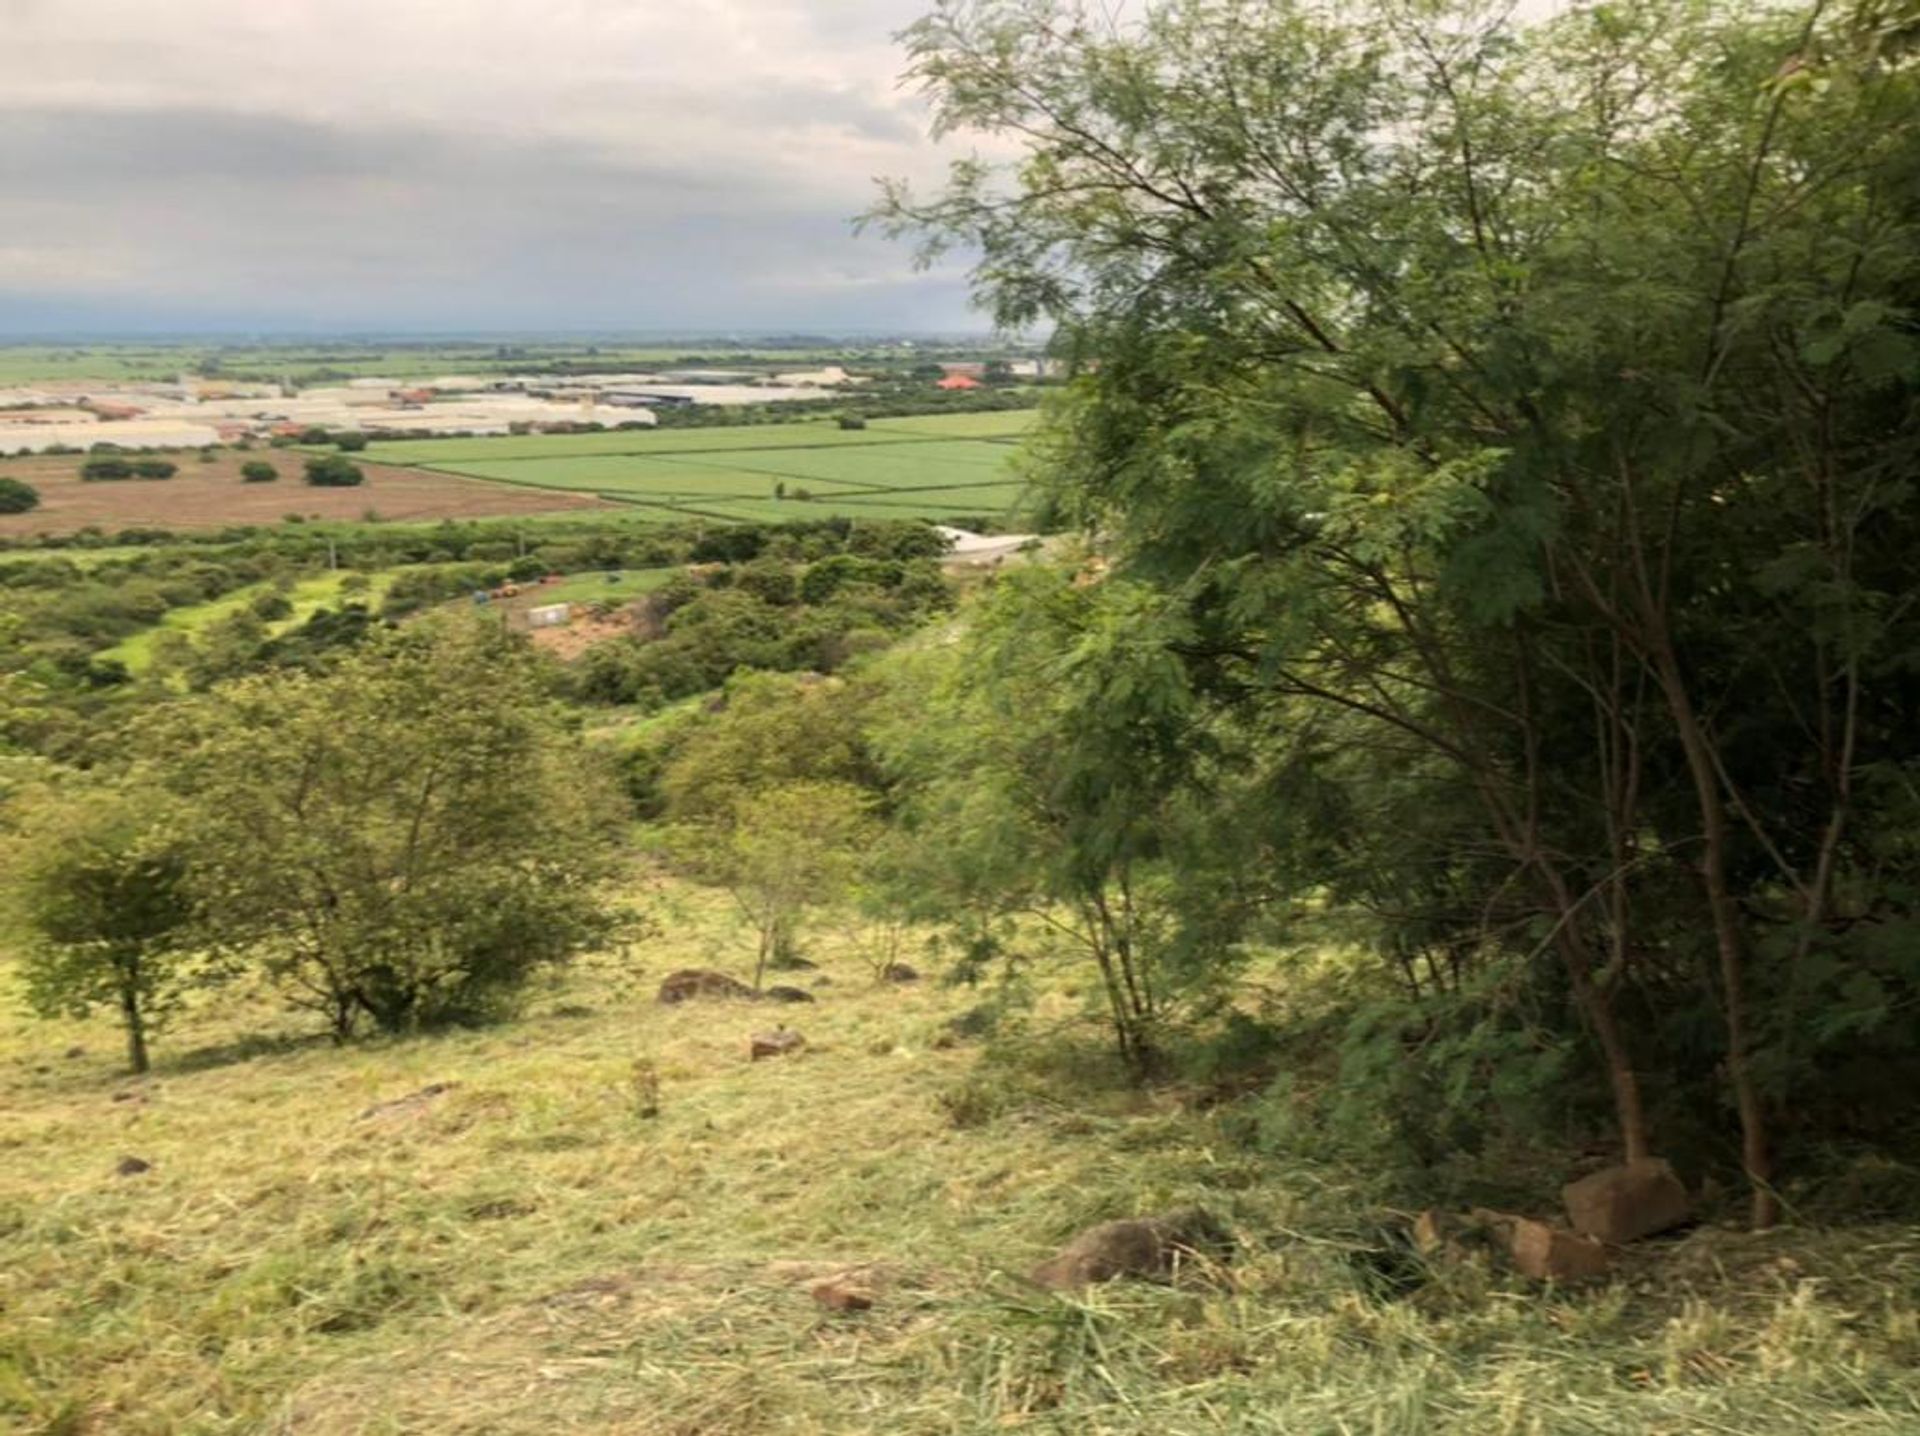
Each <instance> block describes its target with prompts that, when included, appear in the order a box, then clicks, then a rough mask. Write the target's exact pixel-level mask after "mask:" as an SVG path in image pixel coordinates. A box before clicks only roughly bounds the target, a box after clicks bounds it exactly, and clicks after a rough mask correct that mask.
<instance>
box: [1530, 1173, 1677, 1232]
mask: <svg viewBox="0 0 1920 1436" xmlns="http://www.w3.org/2000/svg"><path fill="white" fill-rule="evenodd" d="M1560 1200H1561V1201H1563V1202H1565V1203H1566V1206H1567V1220H1568V1221H1570V1222H1572V1223H1573V1227H1574V1230H1575V1231H1578V1232H1584V1233H1585V1234H1586V1235H1588V1236H1590V1237H1598V1238H1599V1239H1600V1240H1601V1241H1603V1242H1608V1243H1610V1244H1612V1245H1615V1246H1619V1245H1622V1244H1624V1243H1626V1242H1631V1241H1638V1240H1639V1239H1640V1238H1641V1237H1650V1236H1652V1235H1654V1233H1656V1232H1664V1231H1667V1230H1670V1229H1671V1228H1673V1227H1677V1226H1679V1225H1680V1224H1681V1223H1682V1222H1684V1221H1686V1219H1687V1217H1688V1216H1689V1215H1690V1213H1691V1208H1690V1206H1689V1204H1688V1201H1687V1189H1686V1187H1685V1186H1684V1185H1683V1184H1682V1183H1681V1181H1680V1178H1679V1177H1677V1176H1675V1175H1674V1171H1673V1168H1672V1167H1670V1166H1668V1165H1667V1164H1666V1163H1665V1162H1663V1161H1661V1160H1660V1159H1659V1158H1657V1157H1650V1158H1646V1159H1644V1160H1642V1161H1638V1162H1627V1163H1624V1164H1622V1165H1621V1166H1617V1167H1607V1168H1605V1169H1604V1170H1602V1171H1598V1172H1595V1173H1594V1174H1593V1175H1592V1176H1590V1177H1582V1178H1581V1179H1580V1180H1579V1181H1577V1182H1569V1183H1568V1184H1567V1186H1566V1187H1565V1188H1564V1189H1562V1191H1561V1193H1560Z"/></svg>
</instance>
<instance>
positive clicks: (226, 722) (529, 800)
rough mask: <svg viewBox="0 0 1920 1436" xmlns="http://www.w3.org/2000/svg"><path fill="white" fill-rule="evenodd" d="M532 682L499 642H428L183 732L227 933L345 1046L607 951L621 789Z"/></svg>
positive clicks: (185, 772) (238, 690) (484, 632)
mask: <svg viewBox="0 0 1920 1436" xmlns="http://www.w3.org/2000/svg"><path fill="white" fill-rule="evenodd" d="M540 681H541V680H540V676H539V673H538V671H537V668H536V665H535V660H534V658H533V656H532V655H531V654H530V653H529V651H528V650H527V649H526V648H525V647H524V645H523V644H522V643H521V642H519V641H517V640H513V639H510V638H509V637H507V636H505V635H502V634H501V633H500V632H499V631H498V630H497V629H494V628H491V627H490V626H488V625H485V624H482V623H478V622H474V623H471V624H468V623H461V624H457V625H427V626H423V627H421V628H419V629H417V630H409V631H408V632H407V633H405V634H388V635H384V636H381V637H379V638H377V639H371V640H369V641H367V642H365V643H364V644H362V645H360V646H359V647H357V648H354V649H351V650H348V651H347V652H346V654H345V656H344V657H342V658H340V659H339V660H338V661H337V662H336V663H334V664H333V665H332V666H330V667H328V668H326V669H324V670H322V671H320V672H313V673H305V672H273V673H268V674H263V675H259V676H254V677H248V678H242V679H239V680H236V681H235V682H233V683H230V684H227V685H226V686H224V687H222V688H220V689H218V690H216V692H215V693H214V694H213V695H212V696H211V698H210V699H208V700H206V701H205V702H204V703H202V704H200V705H198V706H197V707H196V708H194V709H193V710H192V711H191V712H190V713H188V714H185V715H183V716H182V717H181V719H180V723H179V731H178V732H177V733H176V734H175V735H174V737H173V739H172V742H171V743H170V744H168V745H167V750H168V751H169V753H170V755H171V761H170V765H169V767H170V771H171V772H172V773H173V774H174V775H175V778H176V781H177V782H178V783H179V785H180V786H181V788H182V789H183V790H184V791H185V792H186V793H187V794H189V795H190V797H191V800H192V802H193V804H194V807H195V811H196V813H197V814H198V817H197V819H196V822H195V823H194V825H193V837H194V844H193V851H194V858H195V864H196V876H197V881H198V885H199V887H200V890H201V891H202V892H203V893H204V895H205V899H206V906H207V912H208V916H209V919H210V922H211V923H212V925H213V929H214V931H216V932H217V933H218V934H219V935H220V936H221V938H222V940H223V942H224V943H225V944H226V945H227V946H229V947H231V948H233V949H235V950H239V951H244V952H248V953H251V954H255V955H257V956H258V958H259V959H260V960H261V961H263V962H264V963H265V965H266V967H267V970H268V971H269V972H270V973H271V974H272V975H273V976H274V977H275V978H276V979H277V980H278V981H279V982H280V983H281V984H282V985H283V986H284V988H285V990H286V991H287V993H288V996H289V997H290V999H291V1000H292V1001H293V1002H294V1003H295V1004H297V1005H300V1006H303V1007H307V1008H310V1009H312V1010H315V1011H317V1012H320V1013H321V1014H323V1015H324V1016H325V1018H326V1020H327V1022H328V1024H329V1025H330V1027H331V1028H332V1030H333V1032H334V1034H335V1035H336V1036H337V1037H341V1038H345V1037H348V1036H350V1035H352V1034H353V1032H354V1031H355V1030H356V1029H357V1028H358V1027H359V1026H360V1025H361V1024H362V1023H363V1022H371V1023H373V1024H374V1025H375V1026H376V1027H378V1028H379V1029H381V1030H382V1031H403V1030H407V1029H410V1028H415V1027H419V1026H425V1025H431V1024H435V1023H444V1022H451V1021H469V1020H475V1019H479V1018H483V1017H486V1016H488V1015H490V1014H492V1013H493V1012H495V1011H497V1010H499V1009H500V1008H501V1007H502V1006H504V1005H505V1004H507V1003H508V1002H509V1001H510V1000H511V999H512V997H513V995H514V993H515V992H516V990H517V989H518V988H519V986H520V985H521V984H522V983H523V982H524V981H525V979H526V978H527V977H528V975H529V974H530V973H532V972H533V971H534V970H536V969H537V968H539V967H540V966H542V965H546V964H550V963H555V962H560V961H562V960H564V959H565V958H567V957H568V956H570V955H571V954H573V953H575V952H577V951H579V950H581V949H582V948H585V947H590V946H592V945H593V944H595V943H597V942H599V941H602V940H603V939H604V938H605V937H606V936H607V935H608V934H609V933H610V932H611V931H612V930H613V929H614V926H615V915H614V914H613V912H612V910H611V909H610V907H609V905H608V900H607V895H606V893H605V890H604V887H603V883H604V881H605V880H606V879H607V878H608V877H609V876H610V875H611V863H612V861H613V846H612V839H613V836H614V828H613V827H612V822H613V816H614V815H613V813H612V812H611V811H610V809H609V807H608V806H607V804H606V802H605V801H604V799H603V795H604V794H605V793H606V792H607V791H608V786H607V785H603V784H596V783H594V782H592V781H583V774H582V768H583V765H585V764H588V763H589V762H590V757H589V755H587V754H585V753H583V752H582V751H581V750H580V749H579V748H578V747H577V745H576V744H575V743H573V742H572V741H571V740H569V739H567V738H566V737H564V736H563V735H562V734H561V732H560V731H559V730H558V729H557V727H556V726H555V724H554V723H553V721H552V720H551V718H550V717H549V716H548V713H547V709H546V703H545V701H544V699H543V696H542V693H541V688H540Z"/></svg>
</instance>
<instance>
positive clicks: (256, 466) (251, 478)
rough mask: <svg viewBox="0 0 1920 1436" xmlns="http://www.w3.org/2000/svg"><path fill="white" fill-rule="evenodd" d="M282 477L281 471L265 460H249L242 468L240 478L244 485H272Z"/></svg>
mask: <svg viewBox="0 0 1920 1436" xmlns="http://www.w3.org/2000/svg"><path fill="white" fill-rule="evenodd" d="M279 477H280V471H279V470H278V469H276V468H275V467H274V466H273V465H272V464H270V463H268V462H267V461H266V460H265V459H249V460H247V462H246V463H244V464H242V465H241V466H240V478H241V481H242V482H243V483H249V484H270V483H272V482H273V481H274V480H275V479H277V478H279Z"/></svg>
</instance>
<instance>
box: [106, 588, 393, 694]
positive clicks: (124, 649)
mask: <svg viewBox="0 0 1920 1436" xmlns="http://www.w3.org/2000/svg"><path fill="white" fill-rule="evenodd" d="M347 577H348V575H347V574H345V573H327V574H320V575H318V576H316V577H313V578H306V579H302V580H301V581H300V582H298V583H296V584H295V585H294V586H293V588H292V589H291V590H290V591H289V592H288V594H287V599H288V601H289V602H290V603H292V604H293V612H292V613H290V614H288V615H287V616H286V617H285V618H280V619H275V620H274V621H273V622H272V623H269V624H268V625H267V631H268V632H269V633H284V632H286V631H287V630H288V629H292V628H297V627H299V625H301V624H303V623H305V622H306V621H307V620H308V619H309V618H311V617H313V615H314V614H316V613H318V612H319V611H320V610H321V609H323V608H330V607H332V606H334V605H335V604H337V603H339V602H340V588H341V585H342V584H343V583H344V582H345V581H346V579H347ZM393 578H394V575H393V574H391V573H376V574H370V575H368V585H369V586H368V588H367V590H366V592H364V593H362V594H360V595H358V596H357V601H359V602H362V603H365V604H366V605H367V606H368V607H370V608H375V607H378V606H379V603H380V599H381V597H382V596H383V595H384V594H385V592H386V589H387V586H388V585H389V584H391V583H392V582H393ZM272 587H273V585H272V584H268V583H255V584H249V585H248V586H247V587H245V588H239V589H235V590H234V591H233V592H232V593H227V594H222V595H221V596H220V597H219V598H215V599H210V600H208V601H207V602H206V603H196V604H191V605H189V606H187V607H185V608H176V609H173V610H171V611H170V612H168V613H167V614H166V616H165V617H163V618H162V619H161V620H160V622H158V623H157V624H155V625H154V626H153V627H152V628H147V629H142V630H141V631H140V632H139V633H136V634H134V635H133V636H132V637H130V638H126V639H122V640H121V641H120V642H119V643H116V644H115V645H114V646H113V647H111V648H108V649H105V650H103V651H102V652H101V653H100V654H99V657H100V658H102V659H107V660H112V661H116V662H119V663H123V664H125V665H126V668H127V671H128V672H129V673H136V674H138V673H144V672H145V671H146V670H147V669H148V668H149V667H151V666H152V664H153V655H154V645H155V644H156V643H158V642H159V640H160V638H161V637H162V636H163V635H165V634H168V633H185V634H193V633H198V632H199V631H200V630H201V629H203V628H206V627H207V626H208V625H210V624H213V623H218V622H219V621H220V620H221V619H223V618H231V617H232V616H233V615H234V614H236V613H238V612H240V611H241V610H242V609H243V608H245V607H246V606H247V605H248V604H250V603H252V602H253V601H254V600H255V599H257V598H259V597H260V596H261V595H262V594H265V593H268V592H270V591H271V590H272Z"/></svg>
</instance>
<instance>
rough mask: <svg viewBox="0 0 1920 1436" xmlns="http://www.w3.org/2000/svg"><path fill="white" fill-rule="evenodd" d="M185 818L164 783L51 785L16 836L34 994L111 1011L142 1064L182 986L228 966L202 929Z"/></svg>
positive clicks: (10, 881)
mask: <svg viewBox="0 0 1920 1436" xmlns="http://www.w3.org/2000/svg"><path fill="white" fill-rule="evenodd" d="M184 822H185V815H184V814H183V813H182V811H181V810H180V808H179V806H178V805H177V804H175V803H173V802H171V801H169V800H168V798H167V797H166V795H165V794H164V793H162V792H160V791H158V790H156V789H153V788H148V787H125V788H118V789H113V788H99V789H75V790H61V791H48V792H44V793H42V794H39V795H37V796H33V797H30V798H29V799H28V800H27V802H26V804H25V810H24V814H23V815H22V816H21V817H20V819H19V820H18V824H17V827H16V830H15V831H14V832H13V833H12V834H11V835H10V837H9V840H8V841H7V843H6V845H5V851H4V856H5V874H6V878H5V890H4V897H5V899H6V904H7V916H8V918H9V922H8V926H9V927H10V928H11V929H13V930H14V932H16V933H17V934H18V936H19V938H20V941H21V946H22V949H23V950H24V953H25V959H26V960H25V964H24V975H25V978H26V988H27V999H28V1001H29V1003H31V1005H32V1006H33V1008H34V1009H35V1011H37V1012H39V1013H40V1014H41V1015H42V1016H47V1017H53V1016H79V1017H84V1016H86V1015H87V1014H88V1013H89V1012H90V1011H91V1010H92V1009H93V1008H94V1007H96V1006H106V1007H108V1008H110V1009H112V1010H113V1011H114V1012H115V1013H116V1015H117V1016H118V1017H119V1019H120V1023H121V1026H122V1028H123V1030H124V1031H125V1034H126V1039H127V1052H128V1065H129V1066H130V1067H131V1068H132V1070H133V1071H135V1072H144V1071H146V1070H147V1067H148V1051H147V1043H148V1037H149V1036H150V1035H151V1034H152V1033H153V1032H154V1031H155V1030H157V1028H158V1027H159V1026H160V1025H161V1023H162V1022H163V1021H164V1020H165V1019H166V1017H168V1016H169V1015H170V1014H171V1013H172V1012H173V1011H175V1010H176V1009H177V1007H178V1006H179V1003H180V999H181V998H182V996H183V995H184V994H185V993H186V992H187V991H188V990H189V989H190V988H192V987H194V986H196V985H198V984H200V983H202V982H204V981H207V980H210V979H211V978H212V977H213V976H215V975H217V969H216V968H214V967H212V966H210V965H209V964H208V962H207V961H206V960H205V958H204V957H203V956H202V955H201V953H200V952H199V951H198V950H197V949H196V946H195V944H194V941H193V938H192V934H193V925H194V918H195V910H194V903H193V900H192V897H191V895H190V893H189V889H188V883H187V873H186V862H185V857H184V844H183V826H184Z"/></svg>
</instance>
